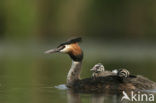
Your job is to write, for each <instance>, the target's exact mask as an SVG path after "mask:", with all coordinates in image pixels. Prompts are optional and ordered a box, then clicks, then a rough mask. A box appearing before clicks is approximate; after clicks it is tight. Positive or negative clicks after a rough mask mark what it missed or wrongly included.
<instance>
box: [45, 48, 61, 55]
mask: <svg viewBox="0 0 156 103" xmlns="http://www.w3.org/2000/svg"><path fill="white" fill-rule="evenodd" d="M56 52H59V49H58V48H55V49H50V50H47V51H45V52H44V53H45V54H52V53H56Z"/></svg>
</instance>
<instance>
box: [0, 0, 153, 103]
mask: <svg viewBox="0 0 156 103" xmlns="http://www.w3.org/2000/svg"><path fill="white" fill-rule="evenodd" d="M73 36H81V37H82V38H83V42H82V43H81V44H80V45H81V47H82V49H83V51H84V54H85V57H84V63H83V70H82V75H81V76H82V78H84V77H89V76H90V75H91V73H90V72H89V69H90V68H92V66H93V65H95V64H96V63H99V62H101V63H103V64H104V66H105V68H106V69H108V70H112V69H118V68H123V67H124V68H127V69H128V70H130V71H131V73H132V74H140V75H144V76H146V77H148V78H150V79H151V80H154V81H156V76H155V73H156V69H155V67H156V46H155V45H156V42H155V41H156V1H154V0H137V1H136V0H127V1H126V0H1V1H0V102H2V103H19V102H22V103H42V102H45V101H46V102H47V103H50V102H53V103H61V102H62V101H64V102H69V101H68V99H67V96H68V93H67V92H66V91H60V90H58V89H56V88H54V86H56V85H59V84H65V82H66V74H67V72H68V70H69V67H70V64H71V60H70V58H69V57H68V56H67V55H57V54H56V55H45V54H43V52H44V51H45V50H48V49H51V48H55V47H56V46H58V45H59V43H61V42H64V41H65V40H67V39H68V38H70V37H73ZM81 97H82V101H85V103H87V102H88V103H89V102H91V100H92V96H91V95H87V96H86V95H85V96H84V95H82V96H81ZM106 98H107V97H106ZM111 100H112V98H111V99H110V98H109V99H106V102H111Z"/></svg>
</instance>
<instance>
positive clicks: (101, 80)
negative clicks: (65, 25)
mask: <svg viewBox="0 0 156 103" xmlns="http://www.w3.org/2000/svg"><path fill="white" fill-rule="evenodd" d="M80 41H81V38H74V39H70V40H68V41H67V42H64V43H62V44H60V45H59V46H58V47H57V48H55V49H51V50H48V51H46V52H45V53H47V54H49V53H57V52H58V53H65V54H68V55H69V56H70V58H71V59H72V66H71V68H70V70H69V72H68V75H67V84H66V85H67V87H68V88H71V89H73V90H75V91H78V92H107V91H118V92H121V91H123V90H124V91H129V90H144V89H155V88H156V83H155V82H153V81H150V80H149V79H147V78H145V77H142V76H136V77H131V76H128V77H126V78H124V79H121V77H120V76H117V75H113V74H112V73H110V72H105V73H104V75H106V76H104V77H101V76H100V75H102V74H98V76H99V77H97V78H96V79H93V78H91V77H90V78H85V79H80V72H81V66H82V60H83V51H82V49H81V48H80V46H79V45H78V42H80ZM108 74H109V75H108Z"/></svg>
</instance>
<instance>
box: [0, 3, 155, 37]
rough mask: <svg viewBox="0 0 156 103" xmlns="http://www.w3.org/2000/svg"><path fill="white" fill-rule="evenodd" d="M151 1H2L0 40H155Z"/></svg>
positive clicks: (153, 14) (0, 7)
mask: <svg viewBox="0 0 156 103" xmlns="http://www.w3.org/2000/svg"><path fill="white" fill-rule="evenodd" d="M155 11H156V1H153V0H137V1H136V0H128V1H125V0H65V1H63V0H52V1H51V0H1V1H0V38H1V39H13V40H14V39H21V40H26V39H28V40H29V39H37V40H47V39H50V40H51V39H54V38H63V37H69V36H71V35H79V36H82V35H83V36H89V37H94V38H95V37H97V38H103V39H113V40H114V39H136V40H140V39H147V40H148V39H149V40H151V39H154V40H155V37H156V35H155V34H156V29H155V27H156V13H155Z"/></svg>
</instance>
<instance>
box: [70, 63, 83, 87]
mask: <svg viewBox="0 0 156 103" xmlns="http://www.w3.org/2000/svg"><path fill="white" fill-rule="evenodd" d="M81 65H82V62H81V61H80V62H79V61H72V65H71V68H70V70H69V72H68V75H67V86H71V85H72V84H73V82H74V81H75V80H79V79H80V72H81Z"/></svg>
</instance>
